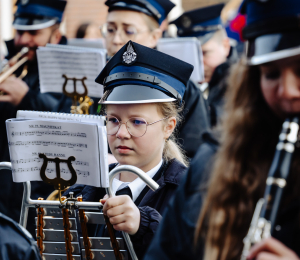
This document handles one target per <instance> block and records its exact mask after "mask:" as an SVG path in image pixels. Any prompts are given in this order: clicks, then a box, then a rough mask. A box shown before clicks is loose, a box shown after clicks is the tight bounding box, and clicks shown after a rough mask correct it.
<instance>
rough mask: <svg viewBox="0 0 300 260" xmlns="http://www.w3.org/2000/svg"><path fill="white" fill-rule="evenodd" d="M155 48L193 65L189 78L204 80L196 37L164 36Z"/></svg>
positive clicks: (199, 46) (200, 53) (197, 80)
mask: <svg viewBox="0 0 300 260" xmlns="http://www.w3.org/2000/svg"><path fill="white" fill-rule="evenodd" d="M157 50H159V51H161V52H164V53H166V54H168V55H171V56H173V57H175V58H177V59H180V60H183V61H185V62H187V63H190V64H192V65H193V66H194V71H193V74H192V76H191V80H193V81H195V82H197V83H199V82H202V81H203V80H204V66H203V56H202V50H201V44H200V42H199V40H198V39H197V38H190V37H183V38H164V39H160V40H159V41H158V44H157Z"/></svg>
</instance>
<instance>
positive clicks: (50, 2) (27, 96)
mask: <svg viewBox="0 0 300 260" xmlns="http://www.w3.org/2000/svg"><path fill="white" fill-rule="evenodd" d="M66 3H67V2H66V1H62V0H28V1H17V3H16V5H17V10H16V13H15V19H14V22H13V26H14V28H15V29H16V34H15V37H14V39H13V40H11V41H8V42H7V49H8V52H9V54H8V57H7V58H8V59H9V58H11V57H13V56H14V55H15V54H16V53H17V52H19V51H20V50H21V49H22V48H23V47H28V48H29V52H28V54H27V57H28V59H29V60H28V62H27V63H25V65H23V66H21V67H20V68H19V69H18V70H17V71H16V72H15V75H16V76H11V77H9V78H8V79H6V80H5V81H4V82H3V83H1V84H0V91H3V92H4V93H5V95H2V96H0V111H1V113H0V150H1V151H0V161H1V162H2V161H10V157H9V150H8V144H7V134H6V127H5V120H6V119H9V118H15V117H16V112H17V110H19V109H22V110H38V111H51V110H52V109H53V107H54V106H55V105H57V104H58V100H59V98H60V97H61V95H59V97H57V96H55V95H54V94H53V95H52V94H41V93H40V89H39V75H38V66H37V58H36V50H37V48H38V47H39V46H45V45H46V44H47V43H53V44H57V43H60V44H66V38H65V37H63V36H62V35H61V33H60V31H59V25H60V23H61V21H62V16H63V12H64V9H65V6H66ZM22 73H23V76H24V77H23V79H19V78H17V77H18V76H19V75H21V74H22ZM1 176H2V178H1V180H2V181H1V184H0V196H1V198H3V199H1V201H0V212H2V213H4V214H5V215H7V216H9V217H11V218H12V219H13V220H15V221H19V217H20V210H21V200H22V184H20V183H14V182H13V181H12V174H11V172H10V171H2V172H1ZM52 190H53V187H51V186H49V185H47V184H45V183H43V184H42V183H40V182H39V183H38V182H33V183H32V195H33V197H34V198H35V199H37V198H38V197H40V196H41V197H46V196H47V195H48V194H49V193H50V192H51V191H52ZM33 212H34V210H33ZM28 230H29V231H30V232H31V234H32V235H34V233H35V231H34V230H35V223H34V217H33V215H32V216H31V217H30V218H29V223H28Z"/></svg>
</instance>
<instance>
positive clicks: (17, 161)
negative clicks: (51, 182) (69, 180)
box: [11, 156, 90, 166]
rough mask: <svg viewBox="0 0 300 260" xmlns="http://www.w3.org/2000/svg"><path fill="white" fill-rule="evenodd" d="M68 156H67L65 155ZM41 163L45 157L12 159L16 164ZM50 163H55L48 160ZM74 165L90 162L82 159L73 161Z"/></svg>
mask: <svg viewBox="0 0 300 260" xmlns="http://www.w3.org/2000/svg"><path fill="white" fill-rule="evenodd" d="M64 157H66V156H64ZM32 162H33V163H41V162H43V159H41V158H39V157H37V158H31V159H19V160H11V163H14V164H24V163H32ZM48 164H54V162H48ZM72 165H81V166H89V165H90V164H89V163H88V162H82V161H75V162H72Z"/></svg>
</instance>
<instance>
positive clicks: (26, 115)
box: [17, 110, 104, 126]
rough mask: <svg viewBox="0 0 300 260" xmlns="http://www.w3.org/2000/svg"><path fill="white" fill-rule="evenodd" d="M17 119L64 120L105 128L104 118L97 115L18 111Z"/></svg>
mask: <svg viewBox="0 0 300 260" xmlns="http://www.w3.org/2000/svg"><path fill="white" fill-rule="evenodd" d="M17 118H22V119H43V120H44V119H46V120H47V119H52V120H56V119H58V120H64V121H77V122H87V123H92V122H94V123H97V124H98V125H100V126H104V117H103V116H96V115H79V114H69V113H56V112H41V111H29V110H18V111H17Z"/></svg>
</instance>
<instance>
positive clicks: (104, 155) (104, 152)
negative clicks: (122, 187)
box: [98, 126, 109, 187]
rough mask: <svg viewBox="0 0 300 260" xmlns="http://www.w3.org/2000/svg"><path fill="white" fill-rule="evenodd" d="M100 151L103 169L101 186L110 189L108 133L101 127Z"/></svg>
mask: <svg viewBox="0 0 300 260" xmlns="http://www.w3.org/2000/svg"><path fill="white" fill-rule="evenodd" d="M98 131H99V151H100V167H101V176H100V177H101V180H100V181H101V186H102V187H109V178H108V173H109V169H108V148H107V132H106V127H105V126H99V127H98Z"/></svg>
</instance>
